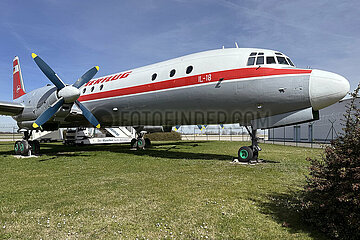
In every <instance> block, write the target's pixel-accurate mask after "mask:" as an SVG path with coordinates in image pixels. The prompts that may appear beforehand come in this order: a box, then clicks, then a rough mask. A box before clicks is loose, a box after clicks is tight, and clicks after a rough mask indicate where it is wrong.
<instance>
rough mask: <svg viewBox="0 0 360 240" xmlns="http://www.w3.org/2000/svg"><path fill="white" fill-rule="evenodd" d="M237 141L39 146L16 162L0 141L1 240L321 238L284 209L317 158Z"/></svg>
mask: <svg viewBox="0 0 360 240" xmlns="http://www.w3.org/2000/svg"><path fill="white" fill-rule="evenodd" d="M248 144H249V143H240V142H218V141H211V142H192V141H187V142H186V141H179V142H163V143H155V144H154V147H153V148H151V149H147V150H144V151H132V150H129V147H128V145H106V146H86V147H65V146H63V145H61V144H59V143H55V144H43V145H42V156H40V157H37V158H27V159H18V158H15V157H14V156H13V152H12V148H13V146H12V143H0V164H1V175H0V239H66V238H68V239H119V238H129V239H135V238H139V239H159V238H160V239H167V238H168V239H172V238H174V239H325V238H324V236H323V235H322V234H321V233H319V232H317V230H316V229H313V228H311V227H309V226H306V225H305V224H304V223H303V221H302V219H301V215H300V214H299V213H297V212H296V211H293V210H292V209H291V208H290V207H289V205H290V204H291V198H292V197H293V195H294V193H295V194H296V192H297V191H299V190H300V189H301V186H302V185H303V184H304V183H305V175H306V174H307V172H308V170H307V167H308V165H309V163H308V162H307V161H306V160H305V158H306V157H319V156H320V154H321V152H322V150H319V149H310V148H300V147H289V146H277V145H271V144H261V147H262V148H263V151H262V152H261V153H260V154H261V155H260V157H261V158H264V159H265V160H267V162H266V163H263V164H258V165H240V164H233V163H231V160H232V156H235V154H236V153H237V150H238V148H239V147H240V146H242V145H248Z"/></svg>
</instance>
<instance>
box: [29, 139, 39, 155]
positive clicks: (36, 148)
mask: <svg viewBox="0 0 360 240" xmlns="http://www.w3.org/2000/svg"><path fill="white" fill-rule="evenodd" d="M29 145H30V146H31V153H32V154H34V155H38V154H40V142H39V141H38V140H34V141H29Z"/></svg>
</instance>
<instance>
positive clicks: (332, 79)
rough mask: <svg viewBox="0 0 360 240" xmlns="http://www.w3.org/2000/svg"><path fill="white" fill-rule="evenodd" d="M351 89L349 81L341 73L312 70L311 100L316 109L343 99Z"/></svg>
mask: <svg viewBox="0 0 360 240" xmlns="http://www.w3.org/2000/svg"><path fill="white" fill-rule="evenodd" d="M349 90H350V84H349V81H348V80H346V78H344V77H343V76H340V75H339V74H336V73H332V72H326V71H321V70H316V69H314V70H312V72H311V75H310V87H309V91H310V102H311V106H312V107H313V109H314V110H319V109H322V108H324V107H327V106H330V105H331V104H334V103H336V102H338V101H339V100H341V99H342V98H343V97H345V96H346V94H347V93H348V92H349Z"/></svg>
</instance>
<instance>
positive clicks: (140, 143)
mask: <svg viewBox="0 0 360 240" xmlns="http://www.w3.org/2000/svg"><path fill="white" fill-rule="evenodd" d="M136 146H137V148H138V149H144V147H145V140H144V139H143V138H138V139H137V142H136Z"/></svg>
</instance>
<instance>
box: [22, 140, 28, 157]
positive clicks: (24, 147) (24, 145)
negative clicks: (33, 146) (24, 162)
mask: <svg viewBox="0 0 360 240" xmlns="http://www.w3.org/2000/svg"><path fill="white" fill-rule="evenodd" d="M19 145H20V153H21V155H22V156H28V153H29V149H30V147H29V142H28V141H26V140H22V141H21V142H20V144H19Z"/></svg>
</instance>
